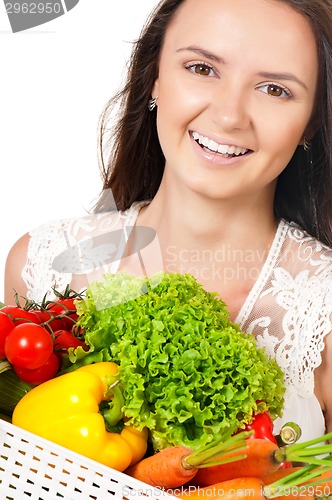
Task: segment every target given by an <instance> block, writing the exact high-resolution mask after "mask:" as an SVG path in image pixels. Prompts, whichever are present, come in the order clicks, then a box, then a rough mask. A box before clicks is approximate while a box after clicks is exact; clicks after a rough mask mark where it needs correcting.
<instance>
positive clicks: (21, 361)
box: [5, 323, 53, 370]
mask: <svg viewBox="0 0 332 500" xmlns="http://www.w3.org/2000/svg"><path fill="white" fill-rule="evenodd" d="M52 352H53V340H52V336H51V335H50V334H49V332H48V331H47V330H45V328H43V327H42V326H40V325H37V324H36V323H23V324H22V325H18V326H16V327H15V328H14V329H13V330H12V331H11V332H10V333H9V334H8V335H7V338H6V341H5V354H6V358H7V359H8V361H9V362H10V363H11V364H12V365H14V366H16V367H18V368H27V369H29V370H34V369H35V368H40V367H41V366H42V365H44V364H45V363H46V361H48V359H49V358H50V357H51V354H52Z"/></svg>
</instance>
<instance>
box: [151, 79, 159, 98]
mask: <svg viewBox="0 0 332 500" xmlns="http://www.w3.org/2000/svg"><path fill="white" fill-rule="evenodd" d="M158 95H159V78H157V80H156V81H155V82H154V84H153V87H152V90H151V97H152V98H153V99H154V98H155V97H158Z"/></svg>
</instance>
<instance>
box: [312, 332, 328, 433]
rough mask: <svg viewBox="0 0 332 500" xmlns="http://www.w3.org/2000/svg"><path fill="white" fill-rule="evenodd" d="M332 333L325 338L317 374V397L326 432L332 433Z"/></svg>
mask: <svg viewBox="0 0 332 500" xmlns="http://www.w3.org/2000/svg"><path fill="white" fill-rule="evenodd" d="M331 383H332V332H331V333H330V334H329V335H327V336H326V337H325V349H324V351H323V352H322V364H321V365H320V366H319V367H318V368H317V370H316V373H315V385H316V388H317V391H316V390H315V392H316V395H317V397H318V399H319V401H320V404H321V406H322V409H323V411H324V416H325V422H326V432H332V390H331Z"/></svg>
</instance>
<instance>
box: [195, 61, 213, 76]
mask: <svg viewBox="0 0 332 500" xmlns="http://www.w3.org/2000/svg"><path fill="white" fill-rule="evenodd" d="M210 71H211V68H209V66H204V65H203V64H196V66H195V73H197V75H201V76H209V75H210Z"/></svg>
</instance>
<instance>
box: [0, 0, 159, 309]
mask: <svg viewBox="0 0 332 500" xmlns="http://www.w3.org/2000/svg"><path fill="white" fill-rule="evenodd" d="M156 4H157V0H120V1H119V0H80V2H79V3H78V5H77V6H76V7H74V8H73V9H72V10H71V11H69V12H68V13H67V14H65V15H64V16H61V17H59V18H57V19H55V20H54V21H51V22H49V23H46V24H44V25H41V26H38V27H36V28H32V29H30V30H27V31H24V32H20V33H15V34H13V33H12V32H11V28H10V24H9V21H8V18H7V15H6V12H5V9H4V4H3V2H2V1H1V2H0V51H1V79H0V82H1V83H0V89H1V92H0V138H1V144H0V165H1V170H0V217H1V219H0V220H1V233H0V238H1V242H0V301H1V300H3V281H4V268H5V261H6V256H7V254H8V252H9V250H10V248H11V246H12V245H13V244H14V242H15V241H16V240H17V239H18V238H19V237H20V236H21V235H22V234H24V233H26V232H27V231H29V230H30V229H32V228H33V227H35V226H38V225H39V224H41V223H43V222H47V221H49V220H52V219H57V218H61V217H74V216H77V215H82V214H83V213H84V211H85V209H86V208H89V206H91V203H92V201H93V199H95V198H96V197H97V195H98V193H99V191H100V189H101V180H100V175H99V168H98V156H97V137H98V119H99V116H100V113H101V111H102V109H103V107H104V105H105V104H106V102H107V101H108V99H109V98H110V97H111V96H112V94H113V93H114V92H115V91H116V90H118V89H119V87H120V85H121V83H122V81H123V77H124V74H125V65H126V61H127V60H128V58H129V55H130V51H131V48H132V43H131V42H132V41H133V40H135V39H136V38H137V37H138V35H139V32H140V30H141V27H142V25H143V23H144V22H145V19H146V17H147V15H148V14H149V13H150V11H151V10H152V9H153V8H154V7H155V5H156Z"/></svg>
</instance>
